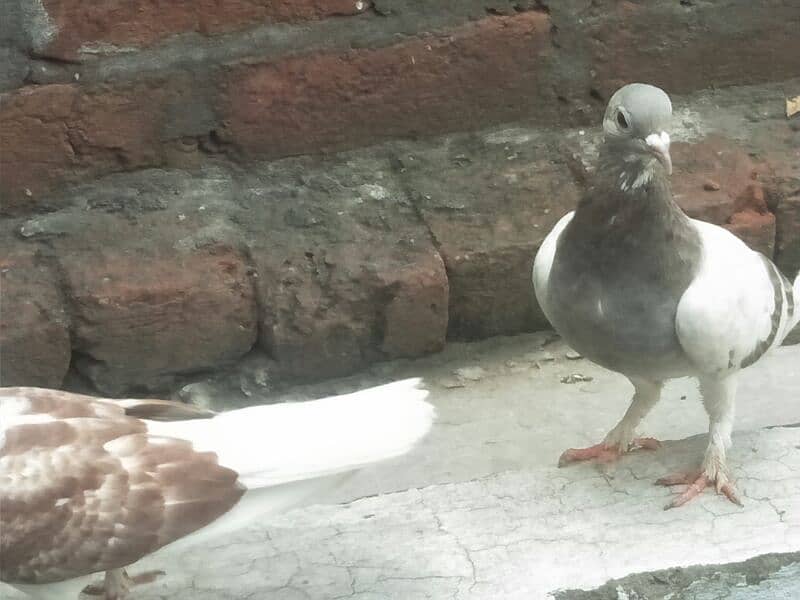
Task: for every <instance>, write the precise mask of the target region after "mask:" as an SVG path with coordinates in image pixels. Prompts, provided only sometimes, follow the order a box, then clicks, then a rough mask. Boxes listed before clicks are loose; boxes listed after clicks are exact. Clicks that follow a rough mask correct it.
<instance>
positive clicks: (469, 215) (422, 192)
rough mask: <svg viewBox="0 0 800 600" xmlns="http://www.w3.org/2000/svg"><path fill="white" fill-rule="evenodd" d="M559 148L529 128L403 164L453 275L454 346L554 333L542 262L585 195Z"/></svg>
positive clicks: (462, 140)
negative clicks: (555, 230) (547, 243)
mask: <svg viewBox="0 0 800 600" xmlns="http://www.w3.org/2000/svg"><path fill="white" fill-rule="evenodd" d="M559 141H560V136H558V135H550V134H547V133H544V132H541V131H535V130H524V129H523V130H511V131H500V132H493V133H491V134H488V135H483V136H480V137H479V136H470V135H465V134H461V135H459V134H457V135H453V136H452V137H450V138H448V139H447V140H446V141H444V142H443V141H439V143H437V144H431V145H419V146H417V145H415V147H413V148H411V149H408V150H406V151H405V152H403V153H402V154H401V155H400V158H399V161H400V164H401V172H402V177H403V178H404V180H405V185H406V187H407V188H408V189H409V190H410V193H411V194H412V196H413V197H414V198H415V203H416V204H417V206H418V210H419V211H420V214H421V216H422V219H423V220H424V221H425V223H426V225H427V226H428V227H429V229H430V230H431V233H432V234H433V236H434V239H435V240H436V242H437V245H438V248H439V251H440V253H441V255H442V257H443V259H444V261H445V265H446V266H447V275H448V278H449V283H450V309H449V315H450V319H449V324H448V335H449V336H450V337H451V338H457V339H479V338H485V337H488V336H492V335H505V334H514V333H519V332H522V331H534V330H536V329H541V328H543V327H544V326H546V323H547V322H546V320H545V318H544V315H543V314H542V313H541V310H540V309H539V307H538V305H537V304H536V299H535V297H534V294H533V287H532V283H531V268H532V266H533V259H534V256H535V255H536V251H537V250H538V248H539V245H540V244H541V243H542V241H543V240H544V237H545V236H546V235H547V234H548V233H549V232H550V230H551V229H552V227H553V225H555V223H556V222H557V221H558V219H559V218H560V217H561V216H563V215H564V213H566V212H567V211H569V210H571V209H572V208H573V207H574V206H575V204H576V203H577V200H578V197H579V195H580V189H579V187H578V185H577V184H576V183H575V181H574V179H573V176H572V174H571V172H570V170H569V169H568V167H567V166H566V164H565V163H564V162H563V160H561V155H560V151H559V149H558V148H557V144H558V143H559Z"/></svg>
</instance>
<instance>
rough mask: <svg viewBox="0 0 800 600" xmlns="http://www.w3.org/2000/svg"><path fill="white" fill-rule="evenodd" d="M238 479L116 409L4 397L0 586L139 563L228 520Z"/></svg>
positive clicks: (51, 395) (47, 395) (31, 396)
mask: <svg viewBox="0 0 800 600" xmlns="http://www.w3.org/2000/svg"><path fill="white" fill-rule="evenodd" d="M243 493H244V489H243V487H242V486H241V485H240V484H239V483H238V482H237V475H236V473H235V472H234V471H231V470H230V469H226V468H224V467H221V466H220V465H219V464H218V463H217V458H216V455H214V454H213V453H200V452H195V451H194V450H193V449H192V447H191V445H190V444H189V443H188V442H185V441H183V440H176V439H171V438H164V437H156V436H151V435H148V433H147V428H146V424H145V423H144V422H143V421H141V420H139V419H136V418H133V417H130V416H126V415H125V412H124V408H122V407H120V406H118V405H116V404H115V403H113V401H105V400H101V399H95V398H90V397H87V396H80V395H77V394H70V393H67V392H60V391H55V390H44V389H37V388H0V579H2V580H4V581H8V582H17V583H48V582H55V581H61V580H65V579H70V578H73V577H78V576H81V575H86V574H89V573H93V572H97V571H104V570H108V569H113V568H117V567H122V566H125V565H128V564H131V563H133V562H135V561H136V560H138V559H139V558H141V557H143V556H145V555H146V554H148V553H150V552H153V551H154V550H156V549H158V548H160V547H161V546H164V545H165V544H168V543H170V542H172V541H174V540H176V539H178V538H180V537H183V536H185V535H187V534H189V533H191V532H193V531H195V530H197V529H199V528H201V527H203V526H205V525H207V524H209V523H211V522H212V521H214V520H215V519H216V518H218V517H219V516H221V515H222V514H224V513H225V512H227V511H228V510H229V509H230V508H231V507H232V506H233V505H234V504H236V502H237V501H238V500H239V498H240V497H241V496H242V494H243Z"/></svg>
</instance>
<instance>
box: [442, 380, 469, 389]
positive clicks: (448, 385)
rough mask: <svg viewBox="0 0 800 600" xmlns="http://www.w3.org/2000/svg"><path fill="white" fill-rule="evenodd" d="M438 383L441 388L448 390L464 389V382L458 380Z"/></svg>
mask: <svg viewBox="0 0 800 600" xmlns="http://www.w3.org/2000/svg"><path fill="white" fill-rule="evenodd" d="M439 383H440V385H441V386H442V387H443V388H447V389H448V390H452V389H454V388H463V387H464V382H463V381H459V380H458V379H443V380H442V381H440V382H439Z"/></svg>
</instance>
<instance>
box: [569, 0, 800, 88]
mask: <svg viewBox="0 0 800 600" xmlns="http://www.w3.org/2000/svg"><path fill="white" fill-rule="evenodd" d="M567 4H568V5H569V6H570V7H572V9H573V11H574V12H572V13H570V14H569V19H567V20H566V21H565V22H563V24H564V28H563V29H562V31H561V33H562V42H563V45H564V46H565V47H568V46H569V45H572V44H582V43H586V46H587V52H588V61H589V65H590V68H591V73H592V76H593V77H592V82H591V85H592V87H594V88H595V89H596V90H598V91H599V92H600V94H601V96H603V97H605V98H608V97H609V96H610V94H611V93H613V91H614V90H615V89H617V88H619V87H620V86H622V85H624V84H626V83H629V82H631V81H643V82H647V83H652V84H655V85H658V86H660V87H663V88H664V89H666V90H668V91H669V92H670V93H673V94H677V93H686V92H690V91H694V90H698V89H703V88H707V87H710V86H724V85H736V84H745V83H759V82H768V81H780V80H782V79H786V78H789V77H794V76H796V74H797V73H798V72H800V36H798V35H797V31H800V5H798V4H797V3H796V2H786V1H785V0H769V1H767V2H762V3H760V4H759V6H758V8H757V9H756V8H754V5H753V3H752V2H749V1H747V0H726V1H723V2H713V3H710V2H685V3H684V2H680V3H679V2H659V3H653V2H644V1H642V0H625V1H622V2H620V1H617V0H601V1H599V2H594V1H593V2H586V1H585V0H579V1H578V2H568V3H567ZM575 4H577V5H579V6H580V8H579V9H578V10H574V9H575V7H573V6H572V5H575ZM558 10H561V11H569V10H570V8H568V7H567V6H565V7H561V8H559V9H558ZM557 24H558V25H561V24H562V22H561V21H558V20H557Z"/></svg>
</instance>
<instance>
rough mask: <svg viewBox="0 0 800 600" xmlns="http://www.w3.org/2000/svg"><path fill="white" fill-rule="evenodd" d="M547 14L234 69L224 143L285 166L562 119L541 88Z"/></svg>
mask: <svg viewBox="0 0 800 600" xmlns="http://www.w3.org/2000/svg"><path fill="white" fill-rule="evenodd" d="M549 28H550V22H549V20H548V17H547V15H546V14H543V13H540V12H527V13H521V14H517V15H515V16H513V17H491V18H485V19H482V20H480V21H477V22H474V23H469V24H466V25H462V26H460V27H456V28H453V29H452V30H448V31H442V32H439V33H435V34H428V35H425V36H423V37H422V38H412V39H410V40H408V41H404V42H401V43H397V44H393V45H391V46H387V47H383V48H374V49H369V48H360V49H358V50H352V51H349V52H345V53H313V54H310V55H306V56H298V57H293V58H287V59H284V60H278V61H271V62H264V63H261V64H253V65H247V66H241V67H239V68H236V69H234V70H233V71H232V73H231V74H230V77H229V79H228V81H227V89H226V91H225V93H224V96H223V98H222V99H221V104H220V111H221V113H222V114H223V116H224V119H225V122H226V124H227V135H228V136H229V139H230V140H231V141H232V142H233V143H235V144H237V145H238V146H239V147H240V148H242V149H244V150H246V151H248V152H258V153H261V154H263V155H266V156H285V155H288V154H302V153H308V152H316V151H319V150H320V149H323V150H327V149H336V148H342V147H352V146H358V145H363V144H366V143H375V142H378V141H381V140H384V139H387V138H390V137H394V136H417V135H429V134H431V133H436V132H442V131H448V130H459V129H463V128H465V127H469V128H473V127H475V126H478V125H480V124H481V123H486V122H498V121H502V120H508V119H513V118H515V117H519V116H521V115H531V114H536V116H537V117H539V118H541V119H542V120H546V119H548V118H550V117H553V116H554V115H555V114H557V113H558V111H559V106H558V102H557V101H556V99H555V92H554V91H553V90H551V89H550V88H549V86H547V85H542V82H541V75H542V71H543V68H542V66H543V64H542V61H543V60H544V59H545V58H546V56H547V55H548V54H549V52H550V50H551V46H550V34H549Z"/></svg>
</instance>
